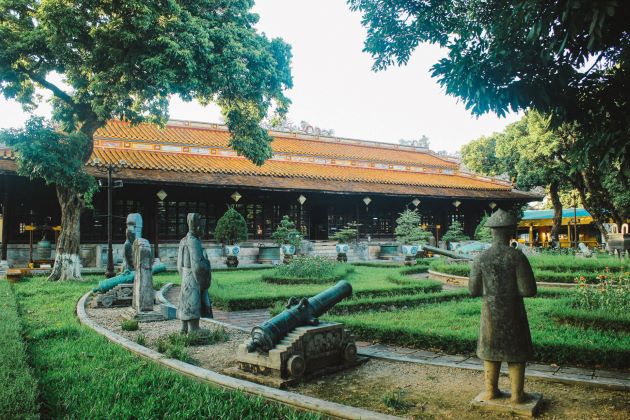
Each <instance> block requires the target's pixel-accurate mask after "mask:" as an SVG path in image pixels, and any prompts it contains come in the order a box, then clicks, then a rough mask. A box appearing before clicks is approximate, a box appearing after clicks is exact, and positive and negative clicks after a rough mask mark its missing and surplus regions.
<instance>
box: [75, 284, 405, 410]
mask: <svg viewBox="0 0 630 420" xmlns="http://www.w3.org/2000/svg"><path fill="white" fill-rule="evenodd" d="M169 287H170V285H169ZM91 294H92V292H88V293H86V294H85V295H83V297H82V298H81V299H79V302H78V303H77V317H78V318H79V322H80V323H81V324H83V325H85V326H87V327H89V328H91V329H93V330H94V331H96V332H97V333H99V334H101V335H102V336H104V337H105V338H107V339H108V340H109V341H111V342H113V343H115V344H118V345H120V346H122V347H124V348H126V349H127V350H130V351H132V352H134V353H136V354H138V355H140V356H142V357H145V358H147V359H150V360H152V361H154V362H156V363H159V364H161V365H164V366H166V367H168V368H171V369H174V370H177V371H179V372H181V373H185V374H187V375H190V376H193V377H196V378H198V379H201V380H204V381H207V382H210V383H212V384H214V385H218V386H221V387H224V388H229V389H233V390H238V391H241V392H246V393H248V394H252V395H256V396H260V397H262V398H265V399H268V400H271V401H276V402H279V403H282V404H286V405H289V406H292V407H295V408H298V409H301V410H307V411H313V412H317V413H321V414H324V415H327V416H331V417H333V418H343V419H357V420H358V419H370V420H371V419H373V420H378V419H391V420H394V419H399V417H394V416H389V415H387V414H383V413H376V412H373V411H369V410H365V409H362V408H357V407H351V406H347V405H343V404H338V403H334V402H331V401H326V400H321V399H318V398H313V397H309V396H306V395H302V394H298V393H295V392H289V391H282V390H279V389H276V388H271V387H268V386H264V385H259V384H255V383H253V382H249V381H244V380H242V379H236V378H233V377H231V376H227V375H222V374H220V373H217V372H214V371H211V370H208V369H203V368H200V367H197V366H194V365H191V364H189V363H185V362H182V361H180V360H176V359H170V358H168V357H166V356H164V355H163V354H161V353H158V352H157V351H155V350H151V349H150V348H147V347H144V346H141V345H139V344H138V343H134V342H133V341H131V340H128V339H126V338H125V337H122V336H121V335H119V334H116V333H114V332H112V331H110V330H108V329H106V328H103V327H101V326H100V325H98V324H97V323H95V322H94V321H92V320H91V319H90V318H89V317H88V314H87V312H86V310H85V305H86V303H87V301H88V299H89V297H90V296H91Z"/></svg>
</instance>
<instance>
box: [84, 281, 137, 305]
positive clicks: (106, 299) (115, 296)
mask: <svg viewBox="0 0 630 420" xmlns="http://www.w3.org/2000/svg"><path fill="white" fill-rule="evenodd" d="M132 299H133V283H123V284H119V285H117V286H115V287H114V288H113V289H111V290H108V291H107V292H105V293H99V294H97V295H95V296H94V298H93V299H92V300H91V302H90V306H91V307H92V308H114V307H120V306H131V301H132Z"/></svg>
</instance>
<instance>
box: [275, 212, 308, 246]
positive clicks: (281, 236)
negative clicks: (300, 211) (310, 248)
mask: <svg viewBox="0 0 630 420" xmlns="http://www.w3.org/2000/svg"><path fill="white" fill-rule="evenodd" d="M271 239H273V241H274V242H275V243H276V244H277V245H278V246H280V245H293V246H294V247H296V248H298V247H299V246H300V244H301V243H302V239H303V236H302V235H301V234H300V232H299V231H298V230H297V229H296V228H295V223H293V221H292V220H291V219H290V218H289V216H282V220H280V224H279V225H278V228H277V229H276V230H275V232H273V233H272V234H271Z"/></svg>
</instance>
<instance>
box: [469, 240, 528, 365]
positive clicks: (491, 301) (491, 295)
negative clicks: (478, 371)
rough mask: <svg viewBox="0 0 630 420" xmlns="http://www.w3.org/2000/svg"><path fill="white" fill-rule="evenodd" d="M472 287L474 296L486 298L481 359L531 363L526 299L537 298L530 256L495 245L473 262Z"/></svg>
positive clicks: (480, 340)
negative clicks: (529, 361)
mask: <svg viewBox="0 0 630 420" xmlns="http://www.w3.org/2000/svg"><path fill="white" fill-rule="evenodd" d="M468 286H469V289H470V294H471V295H472V296H483V307H482V310H481V323H480V327H479V340H478V342H477V356H478V357H479V358H480V359H482V360H488V361H497V362H498V361H503V362H511V363H523V362H526V361H527V360H531V359H532V357H533V353H534V351H533V346H532V338H531V335H530V331H529V323H528V322H527V314H526V312H525V305H524V303H523V297H528V296H534V295H536V281H535V279H534V273H533V271H532V267H531V265H530V264H529V261H528V260H527V257H525V255H523V253H522V252H520V251H518V250H516V249H514V248H512V247H510V246H508V245H497V244H493V245H492V246H491V247H490V248H489V249H488V250H486V251H485V252H483V253H482V254H480V255H479V256H477V257H476V258H475V260H474V261H473V265H472V269H471V272H470V280H469V283H468Z"/></svg>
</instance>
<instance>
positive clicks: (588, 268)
mask: <svg viewBox="0 0 630 420" xmlns="http://www.w3.org/2000/svg"><path fill="white" fill-rule="evenodd" d="M528 259H529V262H530V264H531V265H532V268H533V270H534V276H535V277H536V281H539V282H550V283H575V282H576V281H575V279H576V278H580V277H582V276H583V277H585V278H587V279H592V281H595V275H596V274H599V273H601V272H603V271H604V270H605V269H606V268H609V269H610V270H611V271H612V272H622V271H629V270H630V262H628V260H627V259H618V258H613V257H609V256H601V255H600V256H597V257H595V256H594V257H592V258H579V257H575V256H573V255H548V254H540V255H534V256H531V257H528ZM430 268H431V270H433V271H438V272H440V273H445V274H452V275H455V276H463V277H468V276H469V275H470V264H468V263H449V262H447V259H445V258H439V259H436V260H434V261H433V262H431V265H430Z"/></svg>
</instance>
